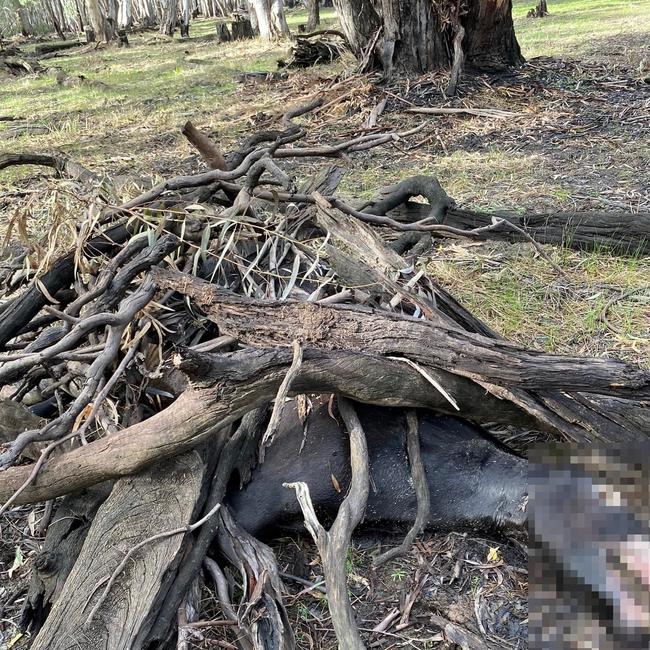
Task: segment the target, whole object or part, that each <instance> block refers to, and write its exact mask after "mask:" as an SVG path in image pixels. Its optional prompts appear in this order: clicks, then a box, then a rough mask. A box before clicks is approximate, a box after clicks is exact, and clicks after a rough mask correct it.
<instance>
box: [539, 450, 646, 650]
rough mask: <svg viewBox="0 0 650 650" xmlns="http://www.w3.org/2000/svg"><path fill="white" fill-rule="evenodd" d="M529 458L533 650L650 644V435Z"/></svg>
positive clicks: (625, 648) (624, 648) (619, 649)
mask: <svg viewBox="0 0 650 650" xmlns="http://www.w3.org/2000/svg"><path fill="white" fill-rule="evenodd" d="M530 460H531V464H530V469H529V483H530V486H529V493H530V502H529V527H530V558H529V572H530V592H529V597H530V602H529V606H530V615H529V633H530V636H529V647H530V650H560V649H565V648H566V649H574V648H575V649H584V650H648V649H649V648H650V444H647V445H633V446H629V447H623V448H618V449H613V448H608V449H605V448H598V447H595V448H569V447H562V446H559V445H545V446H543V447H538V448H536V449H534V450H533V451H532V453H531V456H530Z"/></svg>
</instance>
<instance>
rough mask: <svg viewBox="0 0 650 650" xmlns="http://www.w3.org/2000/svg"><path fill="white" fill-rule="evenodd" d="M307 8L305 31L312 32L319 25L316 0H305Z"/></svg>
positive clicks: (318, 10) (318, 11)
mask: <svg viewBox="0 0 650 650" xmlns="http://www.w3.org/2000/svg"><path fill="white" fill-rule="evenodd" d="M306 4H307V10H308V11H309V18H308V19H307V31H308V32H312V31H314V30H315V29H316V27H317V26H318V25H320V9H319V7H318V0H307V3H306Z"/></svg>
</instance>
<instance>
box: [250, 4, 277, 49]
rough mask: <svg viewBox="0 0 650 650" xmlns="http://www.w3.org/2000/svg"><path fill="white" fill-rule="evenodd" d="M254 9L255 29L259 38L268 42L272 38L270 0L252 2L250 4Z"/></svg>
mask: <svg viewBox="0 0 650 650" xmlns="http://www.w3.org/2000/svg"><path fill="white" fill-rule="evenodd" d="M251 4H252V6H253V8H254V9H255V16H256V18H257V28H258V29H259V32H260V36H261V37H262V38H263V39H265V40H267V41H270V40H271V38H273V33H272V31H271V3H270V0H252V2H251Z"/></svg>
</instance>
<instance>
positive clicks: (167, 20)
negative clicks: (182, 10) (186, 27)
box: [160, 0, 178, 36]
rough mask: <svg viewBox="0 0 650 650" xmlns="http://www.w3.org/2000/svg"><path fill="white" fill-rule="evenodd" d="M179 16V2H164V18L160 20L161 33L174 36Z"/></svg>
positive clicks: (169, 0) (164, 0) (174, 0)
mask: <svg viewBox="0 0 650 650" xmlns="http://www.w3.org/2000/svg"><path fill="white" fill-rule="evenodd" d="M177 15H178V0H163V5H162V18H161V20H160V33H161V34H165V35H166V36H173V35H174V32H175V31H176V17H177Z"/></svg>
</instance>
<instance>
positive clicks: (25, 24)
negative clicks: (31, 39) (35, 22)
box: [11, 0, 32, 36]
mask: <svg viewBox="0 0 650 650" xmlns="http://www.w3.org/2000/svg"><path fill="white" fill-rule="evenodd" d="M11 5H12V7H13V10H14V13H15V14H16V21H17V22H18V28H19V29H20V33H21V34H22V35H23V36H30V35H31V33H32V23H31V21H30V19H29V13H28V12H27V9H26V8H25V7H23V5H22V4H21V3H20V0H11Z"/></svg>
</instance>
